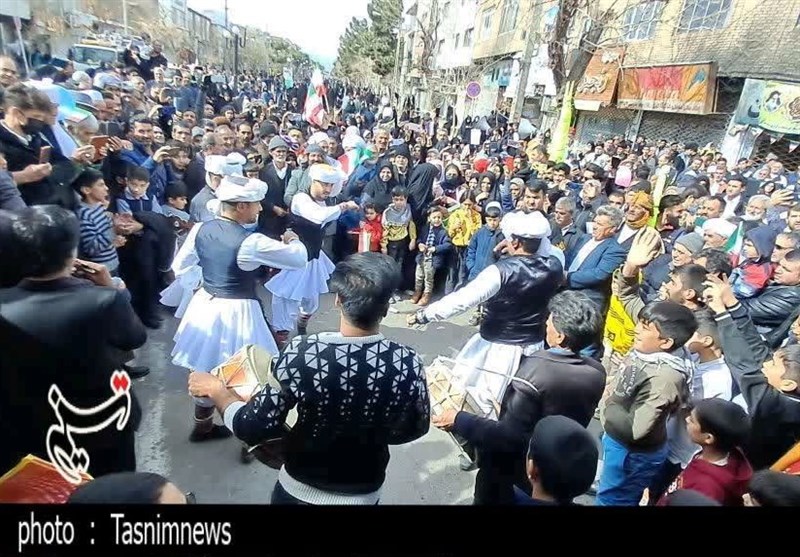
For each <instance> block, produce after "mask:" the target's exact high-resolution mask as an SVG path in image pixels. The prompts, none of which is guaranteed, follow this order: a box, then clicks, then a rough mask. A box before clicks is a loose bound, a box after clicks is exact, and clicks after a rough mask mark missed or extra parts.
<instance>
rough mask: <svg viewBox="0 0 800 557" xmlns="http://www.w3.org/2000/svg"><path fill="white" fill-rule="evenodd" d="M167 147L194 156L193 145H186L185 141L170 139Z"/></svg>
mask: <svg viewBox="0 0 800 557" xmlns="http://www.w3.org/2000/svg"><path fill="white" fill-rule="evenodd" d="M167 147H171V148H173V149H175V150H176V151H183V152H184V153H186V154H187V155H189V156H190V157H191V156H192V147H191V145H186V144H185V143H181V142H180V141H178V140H177V139H170V140H169V141H167Z"/></svg>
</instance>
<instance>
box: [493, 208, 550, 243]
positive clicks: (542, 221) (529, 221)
mask: <svg viewBox="0 0 800 557" xmlns="http://www.w3.org/2000/svg"><path fill="white" fill-rule="evenodd" d="M501 228H502V230H503V235H504V236H505V237H506V238H508V239H511V237H512V236H517V237H518V238H547V237H548V236H550V223H549V222H547V219H546V218H545V217H544V215H542V213H540V212H539V211H531V212H530V213H523V212H522V211H515V212H513V213H508V214H507V215H506V216H504V217H503V222H502V223H501Z"/></svg>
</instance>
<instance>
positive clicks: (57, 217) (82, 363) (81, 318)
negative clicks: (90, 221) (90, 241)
mask: <svg viewBox="0 0 800 557" xmlns="http://www.w3.org/2000/svg"><path fill="white" fill-rule="evenodd" d="M79 237H80V224H79V222H78V219H77V218H76V217H75V215H74V214H73V213H71V212H69V211H66V210H64V209H62V208H60V207H56V206H53V205H43V206H37V207H31V208H27V209H24V210H23V211H21V212H20V213H19V214H17V215H14V216H13V217H11V223H10V237H9V238H8V239H9V240H10V241H11V242H12V243H13V244H14V245H15V249H14V252H15V253H17V254H18V255H19V257H18V259H17V261H18V263H19V266H20V267H21V268H22V269H23V272H22V275H23V276H24V277H25V278H24V279H23V280H22V282H20V283H19V284H18V285H17V286H15V287H13V288H6V289H2V290H0V340H1V341H2V344H3V350H2V351H0V369H2V370H3V373H2V374H0V445H1V446H2V447H3V450H2V451H0V472H5V471H6V470H8V469H10V468H11V467H13V466H14V465H16V464H17V463H18V462H19V460H20V459H22V458H23V457H24V456H25V455H27V454H33V455H36V456H39V457H42V458H45V459H47V458H48V447H47V439H48V430H49V429H50V427H51V426H54V425H57V424H58V421H59V420H58V416H61V417H62V418H63V419H64V424H65V426H70V425H71V426H73V427H79V426H80V427H83V426H86V425H87V423H85V422H90V421H91V419H92V417H91V416H89V417H86V416H84V417H82V418H81V417H79V416H76V415H69V416H68V415H67V414H68V413H69V409H68V408H67V407H65V406H64V405H63V404H61V406H59V408H60V409H61V412H60V413H59V414H54V409H53V407H51V404H52V403H53V401H51V400H49V399H50V398H52V396H51V395H50V394H49V393H50V390H51V388H52V386H57V387H58V391H60V393H61V395H62V396H63V400H64V401H68V402H69V403H70V404H72V405H74V406H75V407H78V408H81V409H91V408H95V407H97V406H98V405H101V404H103V403H104V402H106V401H108V400H109V399H111V398H112V397H113V396H114V395H115V393H116V392H117V391H116V390H114V389H115V387H113V386H112V377H114V375H113V374H114V371H115V370H118V369H120V368H121V367H122V365H123V363H124V362H125V361H127V360H128V359H129V357H130V351H131V350H134V349H135V348H138V347H140V346H142V345H143V344H144V343H145V341H146V340H147V332H146V330H145V328H144V326H143V325H142V323H141V322H140V321H139V318H138V317H136V314H135V313H134V311H133V308H132V307H131V305H130V301H129V300H130V297H129V295H128V293H127V291H125V290H122V289H120V288H118V287H116V286H115V282H114V280H113V279H112V278H111V276H110V275H109V273H108V271H107V269H106V268H105V267H104V266H102V265H96V264H92V263H89V262H77V263H76V259H75V254H76V253H77V247H78V240H79ZM76 266H77V268H79V269H81V271H80V276H81V277H83V278H85V279H87V280H82V279H81V278H77V277H76V276H73V275H74V274H75V272H74V269H75V268H76ZM127 386H129V384H128V383H126V387H127ZM130 397H131V399H130V401H131V406H130V414H129V419H128V420H127V421H126V422H125V425H124V427H123V428H122V430H121V431H119V430H118V429H117V427H115V426H114V425H113V424H112V425H109V426H108V427H106V428H104V429H102V430H100V431H98V432H96V433H90V434H78V433H74V432H73V434H72V435H73V437H72V439H73V441H74V443H75V447H77V448H83V449H85V450H86V453H87V455H88V458H89V468H88V473H89V474H90V475H92V476H95V477H97V476H101V475H103V474H108V473H112V472H121V471H133V470H135V469H136V455H135V450H134V436H133V431H134V429H135V424H136V421H137V420H138V417H139V416H140V414H141V412H140V411H139V407H138V403H137V402H136V398H135V396H134V395H133V393H132V391H131V392H130ZM58 400H61V399H60V398H59V399H58ZM117 401H119V399H117ZM95 414H97V413H95ZM94 417H95V418H97V419H100V417H99V416H94ZM74 420H80V423H76V422H75V421H74ZM71 422H72V423H71ZM114 423H117V421H116V420H115V422H114ZM65 433H69V430H66V432H65ZM60 439H61V440H62V441H64V443H58V444H59V446H61V447H62V448H63V449H65V450H66V451H67V455H69V454H71V451H70V447H69V445H68V444H65V443H66V439H65V437H64V436H62V437H60ZM51 441H52V439H51ZM72 461H73V463H74V459H72Z"/></svg>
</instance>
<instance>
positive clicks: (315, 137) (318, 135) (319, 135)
mask: <svg viewBox="0 0 800 557" xmlns="http://www.w3.org/2000/svg"><path fill="white" fill-rule="evenodd" d="M329 140H330V137H328V134H327V133H325V132H315V133H313V134H311V137H309V138H308V144H309V145H319V144H320V143H322V142H323V141H324V142H326V143H327V142H328V141H329Z"/></svg>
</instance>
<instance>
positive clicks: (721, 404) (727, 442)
mask: <svg viewBox="0 0 800 557" xmlns="http://www.w3.org/2000/svg"><path fill="white" fill-rule="evenodd" d="M693 411H694V415H695V417H696V418H697V423H698V425H699V426H700V431H702V432H703V433H710V434H711V435H713V436H714V448H716V449H718V450H720V451H726V452H727V451H730V450H732V449H735V448H736V447H741V446H742V445H744V444H745V443H747V439H748V437H749V436H750V418H748V417H747V412H745V411H744V409H743V408H742V407H741V406H739V405H738V404H736V403H735V402H731V401H729V400H724V399H721V398H706V399H704V400H700V401H697V402H696V403H695V404H694V410H693Z"/></svg>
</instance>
